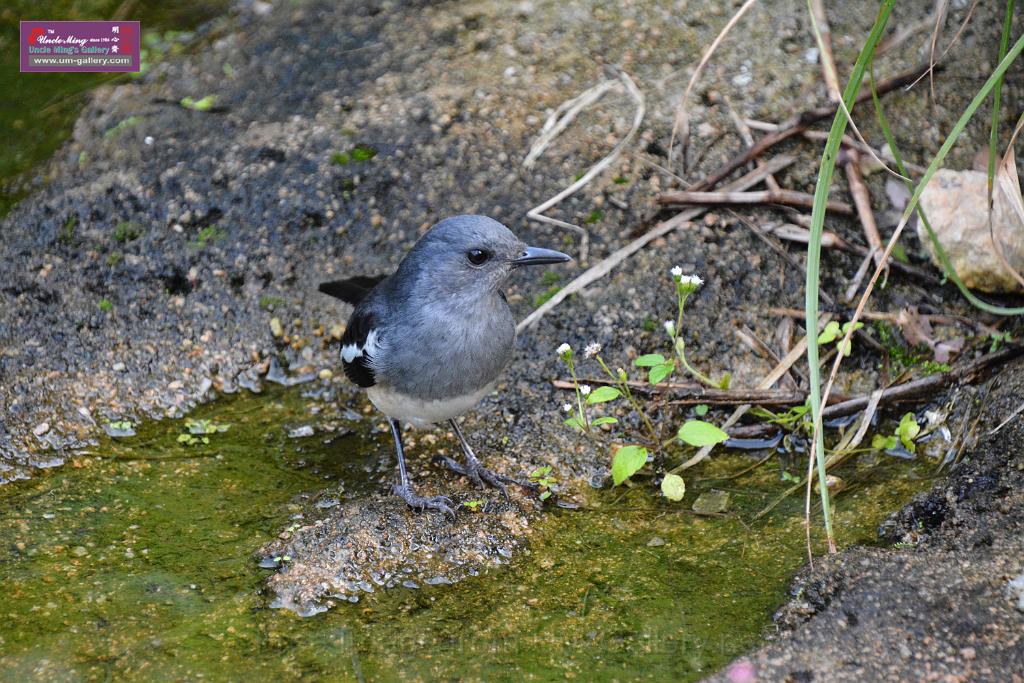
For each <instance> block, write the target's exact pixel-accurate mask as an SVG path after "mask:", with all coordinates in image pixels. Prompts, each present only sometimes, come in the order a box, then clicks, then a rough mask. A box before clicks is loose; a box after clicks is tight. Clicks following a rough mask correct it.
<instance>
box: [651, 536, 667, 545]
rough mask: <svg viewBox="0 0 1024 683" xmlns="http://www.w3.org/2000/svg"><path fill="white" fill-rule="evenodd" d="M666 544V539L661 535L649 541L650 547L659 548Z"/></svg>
mask: <svg viewBox="0 0 1024 683" xmlns="http://www.w3.org/2000/svg"><path fill="white" fill-rule="evenodd" d="M663 545H665V539H664V538H662V537H661V536H655V537H653V538H652V539H651V540H649V541H647V547H648V548H659V547H661V546H663Z"/></svg>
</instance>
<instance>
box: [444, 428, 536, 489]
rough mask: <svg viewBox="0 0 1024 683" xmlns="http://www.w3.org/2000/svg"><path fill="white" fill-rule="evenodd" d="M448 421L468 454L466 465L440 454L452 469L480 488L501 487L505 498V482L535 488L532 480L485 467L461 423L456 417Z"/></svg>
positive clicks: (464, 451)
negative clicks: (460, 425)
mask: <svg viewBox="0 0 1024 683" xmlns="http://www.w3.org/2000/svg"><path fill="white" fill-rule="evenodd" d="M448 422H449V423H450V424H451V426H452V430H453V431H454V432H455V436H457V437H459V443H460V444H462V453H463V454H464V455H465V456H466V464H465V465H460V464H459V463H457V462H455V460H453V459H451V458H449V457H448V456H446V455H441V456H438V457H439V458H440V459H441V461H442V462H444V464H446V465H447V466H448V468H449V469H450V470H452V471H453V472H456V473H458V474H461V475H462V476H464V477H467V478H468V479H469V480H470V481H471V482H473V483H474V484H476V485H477V486H478V487H480V488H484V484H489V485H491V486H493V487H495V488H496V489H499V490H500V491H501V492H502V494H504V496H505V500H508V489H507V488H506V487H505V484H517V485H519V486H523V487H525V488H530V489H532V488H534V486H533V485H532V484H530V482H527V481H520V480H519V479H513V478H512V477H506V476H505V475H504V474H498V473H497V472H492V471H491V470H489V469H487V468H486V467H484V466H483V465H482V464H481V463H480V461H479V460H477V457H476V453H474V452H473V448H472V447H471V446H470V445H469V442H468V441H466V437H465V436H464V435H463V433H462V430H461V429H460V428H459V423H458V422H456V421H455V420H454V419H453V420H449V421H448Z"/></svg>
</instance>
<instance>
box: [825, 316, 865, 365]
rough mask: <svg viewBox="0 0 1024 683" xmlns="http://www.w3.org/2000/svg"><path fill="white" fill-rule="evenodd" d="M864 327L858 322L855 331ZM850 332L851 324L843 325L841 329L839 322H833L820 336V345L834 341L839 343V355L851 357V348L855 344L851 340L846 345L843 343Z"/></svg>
mask: <svg viewBox="0 0 1024 683" xmlns="http://www.w3.org/2000/svg"><path fill="white" fill-rule="evenodd" d="M862 327H864V323H861V322H858V323H857V324H856V325H855V326H854V328H853V329H854V330H859V329H860V328H862ZM849 331H850V323H843V325H842V327H840V325H839V323H838V322H836V321H835V320H832V321H830V322H829V323H828V324H827V325H825V329H823V330H822V331H821V334H819V335H818V344H831V343H832V342H834V341H838V343H839V345H838V348H839V353H841V354H843V355H844V356H849V355H850V352H851V351H852V349H851V347H852V346H853V344H852V343H851V342H852V340H850V342H846V343H845V344H844V343H843V339H844V338H845V337H846V335H847V333H849Z"/></svg>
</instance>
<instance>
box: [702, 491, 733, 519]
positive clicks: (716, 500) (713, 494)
mask: <svg viewBox="0 0 1024 683" xmlns="http://www.w3.org/2000/svg"><path fill="white" fill-rule="evenodd" d="M728 509H729V494H728V493H726V492H725V491H705V492H704V493H702V494H700V495H699V496H697V500H695V501H693V511H694V512H696V513H698V514H702V515H714V514H718V513H720V512H725V511H726V510H728Z"/></svg>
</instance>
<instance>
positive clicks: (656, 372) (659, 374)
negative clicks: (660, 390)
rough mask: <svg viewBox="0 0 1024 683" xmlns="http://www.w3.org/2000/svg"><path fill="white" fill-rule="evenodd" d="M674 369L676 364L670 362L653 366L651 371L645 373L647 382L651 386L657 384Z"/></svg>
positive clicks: (672, 361)
mask: <svg viewBox="0 0 1024 683" xmlns="http://www.w3.org/2000/svg"><path fill="white" fill-rule="evenodd" d="M675 369H676V362H675V361H674V360H670V361H668V362H667V363H662V364H661V365H655V366H654V367H653V368H651V371H650V372H649V373H647V381H648V382H650V383H651V384H657V383H658V382H660V381H661V380H663V379H665V378H666V377H668V376H669V375H671V374H672V371H673V370H675Z"/></svg>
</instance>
